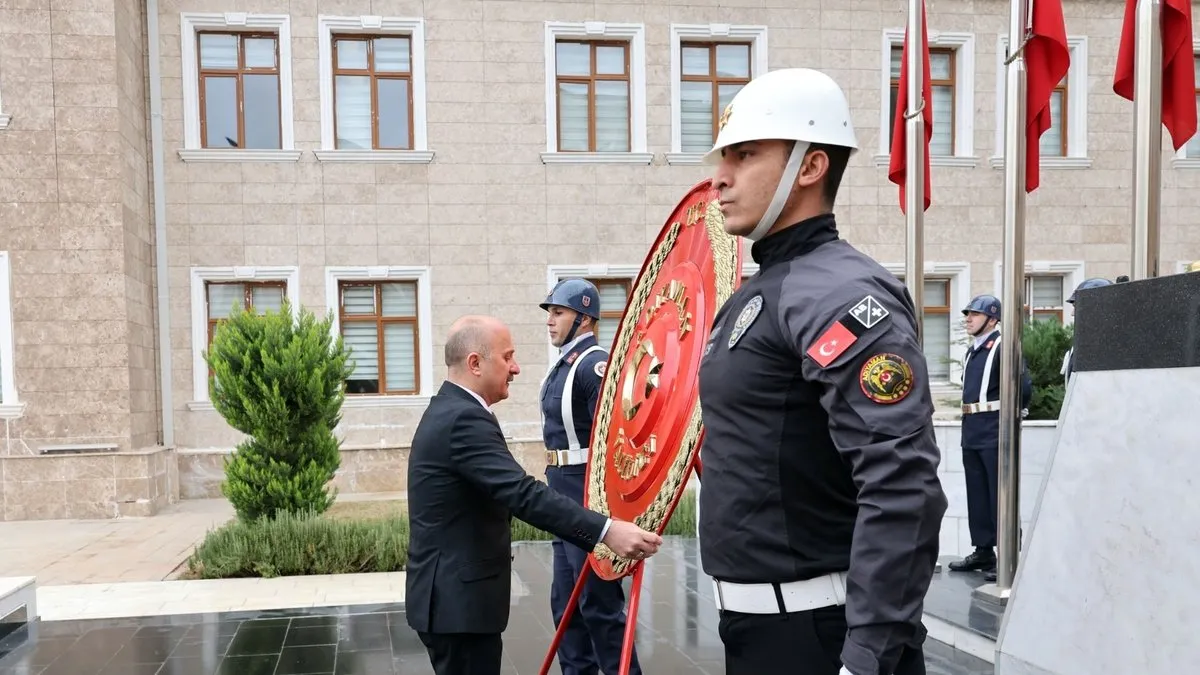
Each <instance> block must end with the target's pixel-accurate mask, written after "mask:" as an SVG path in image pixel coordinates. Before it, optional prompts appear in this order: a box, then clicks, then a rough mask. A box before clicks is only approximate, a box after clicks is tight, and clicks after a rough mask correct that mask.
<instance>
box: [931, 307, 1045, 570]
mask: <svg viewBox="0 0 1200 675" xmlns="http://www.w3.org/2000/svg"><path fill="white" fill-rule="evenodd" d="M962 313H963V316H964V317H966V324H967V334H968V335H970V336H971V338H972V340H973V341H972V343H971V346H969V347H968V348H967V357H966V362H965V363H964V364H963V392H962V456H963V473H964V474H965V476H966V482H967V521H968V524H969V526H970V530H971V545H972V546H974V547H975V550H974V551H973V552H972V553H971V554H970V555H968V556H967V557H965V558H964V559H962V560H956V561H954V562H952V563H950V565H949V567H950V569H951V570H954V571H956V572H966V571H975V572H983V574H984V578H985V579H987V580H988V581H995V580H996V551H995V546H996V510H997V507H998V504H999V495H998V494H997V482H998V480H997V472H998V470H999V454H1000V327H999V324H1000V300H999V299H998V298H996V297H995V296H992V295H980V296H976V297H975V298H973V299H972V300H971V302H970V303H968V304H967V306H966V307H965V308H963V310H962ZM1023 362H1024V360H1023V359H1022V363H1023ZM1031 398H1033V382H1032V380H1031V379H1030V377H1029V372H1028V371H1027V370H1026V369H1025V368H1024V366H1022V368H1021V408H1022V416H1024V411H1025V410H1026V409H1028V407H1029V401H1030V399H1031Z"/></svg>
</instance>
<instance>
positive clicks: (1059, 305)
mask: <svg viewBox="0 0 1200 675" xmlns="http://www.w3.org/2000/svg"><path fill="white" fill-rule="evenodd" d="M1064 289H1065V284H1064V283H1063V278H1062V277H1061V276H1059V275H1057V274H1054V275H1050V274H1027V275H1025V297H1026V298H1028V299H1029V304H1027V305H1025V306H1024V307H1023V308H1022V310H1023V314H1024V317H1025V320H1026V321H1057V322H1058V323H1062V322H1063V304H1064V302H1063V301H1064V297H1063V295H1064Z"/></svg>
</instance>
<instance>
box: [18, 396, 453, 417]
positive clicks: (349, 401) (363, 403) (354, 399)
mask: <svg viewBox="0 0 1200 675" xmlns="http://www.w3.org/2000/svg"><path fill="white" fill-rule="evenodd" d="M430 398H431V397H429V396H362V395H357V394H348V395H347V396H346V398H345V401H344V402H343V403H342V407H343V408H424V407H425V406H427V405H429V399H430ZM187 408H188V410H191V411H192V412H209V411H213V410H216V408H214V407H213V404H212V401H191V402H189V403H188V404H187ZM2 411H3V409H2V407H0V413H2ZM2 416H3V415H2V414H0V417H2Z"/></svg>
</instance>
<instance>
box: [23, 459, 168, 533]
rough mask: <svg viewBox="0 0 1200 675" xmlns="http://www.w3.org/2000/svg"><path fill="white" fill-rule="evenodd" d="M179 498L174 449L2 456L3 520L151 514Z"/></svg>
mask: <svg viewBox="0 0 1200 675" xmlns="http://www.w3.org/2000/svg"><path fill="white" fill-rule="evenodd" d="M178 500H179V469H178V464H177V463H176V461H175V453H174V451H172V450H168V449H164V448H151V449H143V450H133V451H128V452H117V453H112V452H110V453H95V454H78V455H61V456H48V455H35V456H30V457H0V507H2V508H0V513H2V515H3V518H2V520H55V519H63V518H73V519H74V518H80V519H98V518H117V517H122V516H153V515H156V514H157V513H159V512H160V511H161V510H162V509H163V508H164V507H166V506H167V505H168V504H171V503H174V502H176V501H178Z"/></svg>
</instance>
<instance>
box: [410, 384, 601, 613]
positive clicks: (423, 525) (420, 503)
mask: <svg viewBox="0 0 1200 675" xmlns="http://www.w3.org/2000/svg"><path fill="white" fill-rule="evenodd" d="M512 516H516V517H518V518H520V519H521V520H523V521H525V522H527V523H529V524H530V525H533V526H534V527H539V528H542V529H544V530H546V531H548V532H551V533H553V534H556V535H558V536H559V537H561V538H562V539H564V540H566V541H568V542H570V543H572V544H574V545H576V546H578V547H580V548H582V549H583V550H585V551H591V550H592V549H593V548H595V546H596V544H597V543H598V541H599V540H600V536H601V534H602V533H603V531H604V526H605V524H606V523H607V522H608V518H607V517H606V516H604V515H601V514H599V513H596V512H595V511H590V510H587V509H585V508H583V507H582V506H580V505H579V504H576V503H575V502H573V501H571V500H570V499H569V498H567V497H565V496H563V495H561V494H559V493H557V492H555V491H553V490H551V489H550V488H549V486H547V485H546V484H545V483H542V482H541V481H538V480H537V479H535V478H533V477H532V476H530V475H529V474H527V473H526V472H525V470H524V469H523V468H522V467H521V465H520V464H518V463H517V460H516V459H514V458H513V456H512V454H511V453H510V452H509V450H508V444H507V443H506V442H505V441H504V434H503V433H501V431H500V424H499V422H497V421H496V417H495V416H494V415H493V414H492V413H491V412H490V411H489V410H488V409H487V408H485V407H483V406H482V405H481V404H480V402H479V401H478V400H476V399H475V398H474V397H473V396H471V394H470V393H469V392H467V391H466V390H465V389H463V388H461V387H459V386H458V385H456V384H453V383H451V382H445V383H443V384H442V388H441V390H440V391H439V392H438V393H437V395H436V396H434V397H433V399H432V400H431V401H430V402H429V407H428V408H426V409H425V414H424V415H422V416H421V422H420V423H419V424H418V425H417V431H416V434H415V435H414V437H413V441H412V451H411V453H410V455H409V458H408V518H409V528H410V529H409V545H408V567H407V578H406V581H405V586H406V595H405V600H404V604H405V615H406V616H407V617H408V624H409V625H410V626H412V628H413V629H414V630H417V631H422V632H426V633H502V632H504V630H505V629H506V628H507V627H508V613H509V596H510V593H511V585H512V584H511V577H512V572H511V570H512V549H511V545H512V541H511V540H512V535H511V530H510V527H511V526H510V519H511V518H512Z"/></svg>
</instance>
